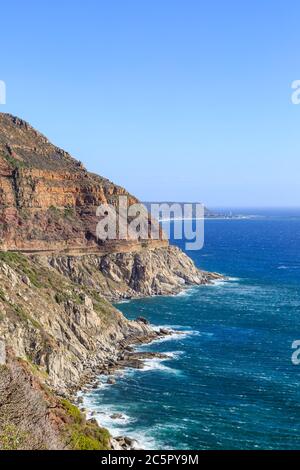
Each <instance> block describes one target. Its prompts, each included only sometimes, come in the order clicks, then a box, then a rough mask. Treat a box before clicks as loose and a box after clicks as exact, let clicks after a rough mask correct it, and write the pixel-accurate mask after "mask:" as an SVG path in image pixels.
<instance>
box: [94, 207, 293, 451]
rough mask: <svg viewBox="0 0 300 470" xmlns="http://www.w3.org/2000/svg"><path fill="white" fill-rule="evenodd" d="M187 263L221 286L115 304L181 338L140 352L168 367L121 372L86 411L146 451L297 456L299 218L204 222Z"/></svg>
mask: <svg viewBox="0 0 300 470" xmlns="http://www.w3.org/2000/svg"><path fill="white" fill-rule="evenodd" d="M273 215H274V214H273ZM179 246H181V247H184V245H183V242H180V243H179ZM189 255H190V256H191V257H192V258H193V259H194V261H195V263H196V264H197V265H198V266H199V267H201V268H204V269H206V270H210V271H218V272H221V273H224V274H226V275H227V276H229V277H230V280H229V281H228V282H220V283H217V284H216V285H214V286H201V287H195V288H191V289H189V290H188V291H186V292H184V293H183V294H181V295H178V296H175V297H156V298H150V299H142V300H133V301H130V302H128V303H121V304H119V305H118V307H119V308H120V309H121V310H122V311H123V313H124V314H125V315H126V316H127V317H129V318H132V319H133V318H136V317H137V316H138V315H142V316H145V317H147V318H148V319H149V320H150V321H151V323H152V324H154V325H157V326H159V325H160V326H171V327H173V328H177V329H180V330H182V331H184V332H185V335H183V336H176V337H173V338H172V339H170V340H167V341H158V342H156V343H152V344H151V345H148V346H143V349H144V350H151V351H161V352H167V353H168V354H169V359H168V360H165V361H159V360H153V361H148V363H147V366H146V369H145V370H144V371H132V370H131V371H123V372H122V373H120V376H119V377H118V380H117V383H116V385H113V386H107V385H103V387H101V388H100V389H99V390H96V391H93V392H91V394H90V395H88V396H87V397H86V403H87V405H88V406H89V407H90V408H91V409H94V410H96V412H97V416H98V417H99V420H100V422H101V423H102V424H103V425H106V426H108V427H109V428H110V429H111V430H112V433H113V434H117V435H118V434H126V435H129V436H133V437H136V438H137V439H138V440H139V441H140V442H141V443H142V445H144V446H145V447H146V448H153V449H196V450H200V449H300V386H299V378H300V366H295V365H293V364H292V361H291V356H292V353H293V350H292V348H291V345H292V342H293V341H294V340H297V339H300V218H299V217H294V216H293V217H292V216H290V217H289V216H288V214H284V216H282V214H281V215H280V216H277V217H270V218H258V219H250V220H234V219H233V220H208V221H206V223H205V247H204V248H203V250H201V251H199V252H193V251H191V252H189ZM115 412H120V413H123V414H124V417H125V419H117V420H114V419H112V418H111V417H110V416H111V415H112V414H113V413H115Z"/></svg>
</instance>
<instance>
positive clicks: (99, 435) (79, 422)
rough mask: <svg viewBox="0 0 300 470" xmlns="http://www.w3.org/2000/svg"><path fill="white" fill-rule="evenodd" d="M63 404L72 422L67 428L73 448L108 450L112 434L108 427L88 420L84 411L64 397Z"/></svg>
mask: <svg viewBox="0 0 300 470" xmlns="http://www.w3.org/2000/svg"><path fill="white" fill-rule="evenodd" d="M61 404H62V406H63V408H64V410H65V411H66V412H67V414H68V416H69V417H70V418H71V423H70V424H68V425H67V429H66V430H67V434H68V436H69V440H70V447H71V448H72V450H108V449H109V448H110V446H109V439H110V434H109V432H108V431H107V430H106V429H104V428H100V427H99V426H98V424H97V423H94V422H89V421H87V422H86V420H85V416H84V415H83V413H81V411H80V410H79V409H78V408H77V406H75V405H73V404H72V403H70V402H69V400H66V399H62V400H61Z"/></svg>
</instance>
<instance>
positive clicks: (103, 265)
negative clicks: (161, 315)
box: [43, 246, 220, 301]
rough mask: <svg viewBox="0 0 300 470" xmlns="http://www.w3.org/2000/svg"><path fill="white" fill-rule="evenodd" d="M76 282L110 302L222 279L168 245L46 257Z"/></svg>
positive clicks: (170, 293)
mask: <svg viewBox="0 0 300 470" xmlns="http://www.w3.org/2000/svg"><path fill="white" fill-rule="evenodd" d="M43 262H44V263H45V264H49V265H50V266H51V267H53V268H55V269H56V270H57V271H58V272H60V273H61V274H63V275H65V276H67V277H69V278H70V279H71V280H72V281H73V282H75V283H77V284H79V285H84V286H88V287H92V288H93V289H95V290H96V291H97V292H98V293H99V294H100V295H101V296H103V297H105V298H106V299H108V300H110V301H116V300H120V299H124V298H135V297H147V296H154V295H173V294H176V293H178V292H180V291H181V290H183V289H184V288H187V287H189V286H191V285H201V284H208V283H211V282H213V281H214V280H215V279H219V278H220V275H219V274H215V273H208V272H204V271H200V270H199V269H197V268H196V267H195V265H194V263H193V262H192V260H191V259H190V258H189V257H188V256H186V255H185V254H184V253H183V252H182V251H181V250H180V249H179V248H177V247H175V246H169V247H167V248H156V249H148V250H141V251H137V252H131V253H111V254H107V255H104V256H99V255H89V256H78V257H74V256H60V257H58V256H55V255H53V256H51V257H46V258H43Z"/></svg>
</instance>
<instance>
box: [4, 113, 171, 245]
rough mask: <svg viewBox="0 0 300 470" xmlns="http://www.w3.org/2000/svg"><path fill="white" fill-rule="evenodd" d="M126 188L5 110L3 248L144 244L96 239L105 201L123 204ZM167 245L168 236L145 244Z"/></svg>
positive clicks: (130, 198)
mask: <svg viewBox="0 0 300 470" xmlns="http://www.w3.org/2000/svg"><path fill="white" fill-rule="evenodd" d="M119 196H127V197H128V202H129V204H133V203H135V202H137V199H136V198H134V197H133V196H131V195H130V194H129V193H128V192H127V191H126V190H125V189H124V188H121V187H120V186H117V185H115V184H113V183H111V182H110V181H109V180H107V179H105V178H103V177H100V176H98V175H95V174H92V173H89V172H88V171H87V170H86V169H85V168H84V167H83V165H82V164H81V163H80V162H79V161H77V160H75V159H74V158H73V157H71V156H70V155H69V154H68V153H67V152H65V151H64V150H62V149H60V148H58V147H56V146H54V145H53V144H51V143H50V142H49V141H48V140H47V138H46V137H44V136H43V135H42V134H40V133H39V132H38V131H36V130H35V129H33V128H32V127H31V126H30V125H29V124H28V123H27V122H25V121H23V120H21V119H19V118H16V117H14V116H11V115H9V114H2V113H0V249H3V250H18V251H22V252H42V251H45V252H52V251H54V252H64V251H65V252H68V253H74V254H78V253H89V252H102V253H105V252H112V251H126V250H129V251H131V250H132V249H139V248H140V247H141V245H142V241H141V242H137V241H136V240H133V239H130V238H129V237H128V239H127V240H122V241H121V242H117V241H108V242H106V243H105V242H104V243H101V242H99V241H98V240H97V238H96V226H97V223H98V222H99V218H98V217H97V216H96V209H97V207H98V206H99V205H100V204H111V205H113V206H115V207H117V202H118V197H119ZM148 243H149V245H151V246H162V245H165V244H166V243H165V242H163V241H162V240H160V241H159V240H158V241H155V240H152V241H149V242H148V241H144V242H143V246H145V245H147V244H148Z"/></svg>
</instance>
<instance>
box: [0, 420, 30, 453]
mask: <svg viewBox="0 0 300 470" xmlns="http://www.w3.org/2000/svg"><path fill="white" fill-rule="evenodd" d="M26 441H27V435H26V433H25V432H24V431H21V430H20V429H19V428H18V427H17V426H16V425H15V424H5V425H4V426H3V427H2V429H1V430H0V449H1V450H18V449H21V448H24V446H25V444H26Z"/></svg>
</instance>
